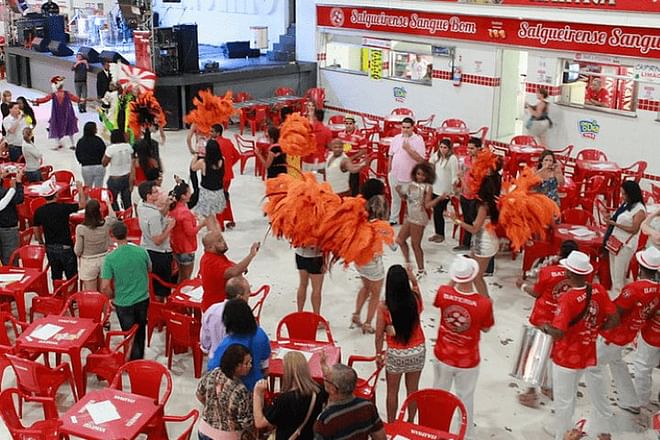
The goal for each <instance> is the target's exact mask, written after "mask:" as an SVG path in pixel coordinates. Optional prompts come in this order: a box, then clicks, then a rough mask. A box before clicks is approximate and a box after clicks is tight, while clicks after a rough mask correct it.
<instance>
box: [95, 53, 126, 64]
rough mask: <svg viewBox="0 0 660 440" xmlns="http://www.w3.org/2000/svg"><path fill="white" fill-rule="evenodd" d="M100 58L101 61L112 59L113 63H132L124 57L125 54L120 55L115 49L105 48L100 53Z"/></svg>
mask: <svg viewBox="0 0 660 440" xmlns="http://www.w3.org/2000/svg"><path fill="white" fill-rule="evenodd" d="M99 60H101V61H104V60H108V61H110V62H111V63H117V62H121V63H123V64H128V65H130V64H131V63H129V62H128V61H126V58H124V57H123V56H121V55H119V54H118V53H117V52H115V51H114V50H104V51H103V52H101V53H100V54H99Z"/></svg>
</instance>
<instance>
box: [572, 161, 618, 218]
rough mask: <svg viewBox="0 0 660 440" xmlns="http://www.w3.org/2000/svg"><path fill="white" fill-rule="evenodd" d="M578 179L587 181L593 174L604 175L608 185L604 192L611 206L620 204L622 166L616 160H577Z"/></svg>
mask: <svg viewBox="0 0 660 440" xmlns="http://www.w3.org/2000/svg"><path fill="white" fill-rule="evenodd" d="M574 174H575V175H574V177H575V180H576V181H583V182H586V181H587V180H588V179H589V178H590V177H592V176H603V177H605V179H606V184H607V187H606V189H605V190H604V192H603V194H604V195H605V198H606V199H607V201H608V202H609V203H610V206H614V207H616V206H618V205H619V194H620V191H619V187H620V186H621V167H620V166H619V164H617V163H616V162H612V161H604V160H576V161H575V173H574Z"/></svg>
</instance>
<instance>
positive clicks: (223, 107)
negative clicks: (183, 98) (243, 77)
mask: <svg viewBox="0 0 660 440" xmlns="http://www.w3.org/2000/svg"><path fill="white" fill-rule="evenodd" d="M198 95H199V98H198V97H195V98H193V105H194V106H195V108H194V109H193V110H191V111H190V113H188V114H187V115H186V117H185V122H186V123H188V124H195V126H196V127H197V129H198V130H199V131H200V132H201V133H202V134H206V135H207V134H208V133H209V131H210V130H211V126H213V125H214V124H222V125H224V124H226V123H227V122H228V121H229V117H230V116H231V115H232V113H234V106H233V102H232V99H231V97H232V93H231V90H229V91H227V93H225V96H222V97H220V96H216V95H214V94H213V93H212V92H211V91H209V90H201V91H200V92H199V93H198Z"/></svg>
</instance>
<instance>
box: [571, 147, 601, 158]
mask: <svg viewBox="0 0 660 440" xmlns="http://www.w3.org/2000/svg"><path fill="white" fill-rule="evenodd" d="M575 160H605V161H606V160H607V154H605V153H604V152H603V151H601V150H599V149H597V148H585V149H584V150H580V151H579V152H578V154H577V156H576V157H575Z"/></svg>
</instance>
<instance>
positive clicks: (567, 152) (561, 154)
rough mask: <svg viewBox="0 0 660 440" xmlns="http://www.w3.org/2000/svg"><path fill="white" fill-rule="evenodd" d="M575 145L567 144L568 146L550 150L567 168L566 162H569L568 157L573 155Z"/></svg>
mask: <svg viewBox="0 0 660 440" xmlns="http://www.w3.org/2000/svg"><path fill="white" fill-rule="evenodd" d="M574 148H575V146H573V145H567V146H566V148H562V149H561V150H550V151H552V152H553V153H554V154H555V158H556V159H557V160H558V161H559V162H561V165H562V166H563V167H564V170H565V169H566V163H567V162H568V159H570V157H571V153H572V152H573V149H574Z"/></svg>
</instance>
